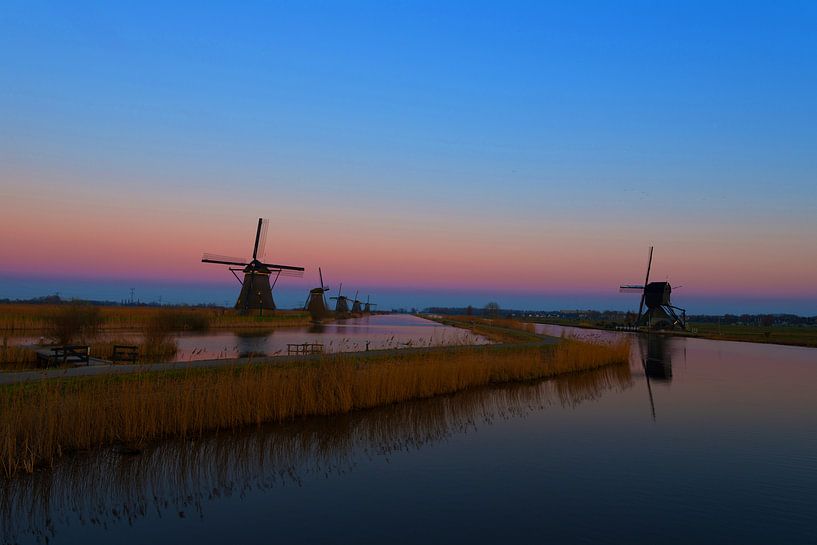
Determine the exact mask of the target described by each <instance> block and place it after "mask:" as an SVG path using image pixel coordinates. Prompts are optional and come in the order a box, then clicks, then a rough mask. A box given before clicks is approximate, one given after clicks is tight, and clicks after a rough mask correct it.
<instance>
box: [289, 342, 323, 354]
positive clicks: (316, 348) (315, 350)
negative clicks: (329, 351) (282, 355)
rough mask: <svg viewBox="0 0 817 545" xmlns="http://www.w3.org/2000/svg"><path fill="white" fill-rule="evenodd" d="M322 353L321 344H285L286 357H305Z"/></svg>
mask: <svg viewBox="0 0 817 545" xmlns="http://www.w3.org/2000/svg"><path fill="white" fill-rule="evenodd" d="M322 353H323V345H322V344H310V343H302V344H287V355H288V356H306V355H309V354H322Z"/></svg>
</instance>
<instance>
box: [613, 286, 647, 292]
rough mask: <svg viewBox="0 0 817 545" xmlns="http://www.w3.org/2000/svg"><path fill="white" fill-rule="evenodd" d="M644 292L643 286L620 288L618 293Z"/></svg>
mask: <svg viewBox="0 0 817 545" xmlns="http://www.w3.org/2000/svg"><path fill="white" fill-rule="evenodd" d="M643 291H644V286H620V287H619V288H618V292H619V293H641V292H643Z"/></svg>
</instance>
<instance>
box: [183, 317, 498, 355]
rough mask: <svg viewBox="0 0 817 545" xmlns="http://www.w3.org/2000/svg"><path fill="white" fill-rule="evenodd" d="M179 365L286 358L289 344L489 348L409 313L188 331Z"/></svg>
mask: <svg viewBox="0 0 817 545" xmlns="http://www.w3.org/2000/svg"><path fill="white" fill-rule="evenodd" d="M176 342H177V345H178V347H179V350H178V352H177V353H176V359H175V361H191V360H204V359H213V358H237V357H239V356H242V355H246V354H263V355H267V356H277V355H286V354H287V345H288V344H302V343H320V344H323V345H324V351H325V352H352V351H359V350H365V349H366V347H367V343H368V347H369V349H371V350H377V349H382V348H405V347H418V346H441V345H452V344H485V343H487V342H488V341H487V340H486V339H485V338H484V337H481V336H479V335H475V334H473V333H471V332H470V331H468V330H465V329H460V328H456V327H451V326H446V325H442V324H439V323H437V322H432V321H430V320H425V319H423V318H418V317H417V316H412V315H408V314H387V315H372V316H364V317H362V318H350V319H348V320H340V321H338V322H334V323H330V324H322V325H311V326H304V327H286V328H278V329H274V330H272V329H267V330H260V331H259V330H249V331H210V332H206V333H184V334H181V335H179V336H178V337H177V338H176Z"/></svg>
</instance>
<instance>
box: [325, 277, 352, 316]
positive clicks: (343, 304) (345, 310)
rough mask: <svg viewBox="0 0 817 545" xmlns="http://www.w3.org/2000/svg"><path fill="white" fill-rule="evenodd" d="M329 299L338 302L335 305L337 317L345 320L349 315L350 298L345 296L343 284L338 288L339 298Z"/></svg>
mask: <svg viewBox="0 0 817 545" xmlns="http://www.w3.org/2000/svg"><path fill="white" fill-rule="evenodd" d="M329 299H333V300H335V301H337V302H336V303H335V315H336V316H337V317H338V318H343V317H344V316H347V315H348V314H349V298H348V297H346V296H345V295H343V282H341V283H340V286H338V295H337V297H330V298H329Z"/></svg>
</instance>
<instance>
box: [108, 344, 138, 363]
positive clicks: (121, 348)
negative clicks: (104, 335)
mask: <svg viewBox="0 0 817 545" xmlns="http://www.w3.org/2000/svg"><path fill="white" fill-rule="evenodd" d="M138 360H139V347H138V346H135V345H130V344H115V345H113V354H112V355H111V362H113V363H136V362H137V361H138Z"/></svg>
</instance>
